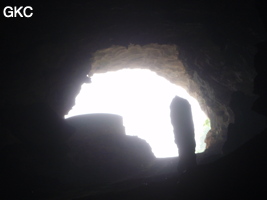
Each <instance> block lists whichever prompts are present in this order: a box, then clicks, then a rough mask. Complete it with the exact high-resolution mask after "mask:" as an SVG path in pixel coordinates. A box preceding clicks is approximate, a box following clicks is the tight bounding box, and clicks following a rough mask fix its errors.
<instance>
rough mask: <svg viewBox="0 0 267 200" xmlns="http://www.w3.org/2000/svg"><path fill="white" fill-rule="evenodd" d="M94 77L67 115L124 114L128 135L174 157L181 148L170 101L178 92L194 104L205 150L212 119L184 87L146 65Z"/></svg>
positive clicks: (199, 148) (197, 134) (199, 141)
mask: <svg viewBox="0 0 267 200" xmlns="http://www.w3.org/2000/svg"><path fill="white" fill-rule="evenodd" d="M91 80H92V82H91V83H89V84H83V85H82V89H81V91H80V93H79V95H78V96H77V97H76V102H75V106H74V107H73V108H72V110H70V112H69V113H68V115H66V116H65V118H68V117H72V116H75V115H81V114H89V113H112V114H118V115H121V116H122V117H123V123H124V126H125V131H126V134H127V135H135V136H138V137H139V138H142V139H144V140H146V141H147V142H148V143H149V144H150V146H151V148H152V151H153V153H154V154H155V156H156V157H158V158H160V157H174V156H177V155H178V149H177V146H176V144H175V143H174V134H173V127H172V125H171V121H170V103H171V101H172V99H173V97H174V96H175V95H177V96H180V97H182V98H185V99H187V100H188V101H189V103H190V104H191V107H192V114H193V120H194V127H195V140H196V152H197V153H198V152H202V151H204V150H205V143H204V139H205V136H206V133H207V132H208V130H209V129H210V126H209V123H207V120H208V121H209V119H208V118H207V116H206V115H205V113H204V112H203V111H202V110H201V108H200V106H199V104H198V102H197V100H196V99H194V98H193V97H191V96H190V95H189V94H188V93H187V92H186V91H185V90H184V89H183V88H181V87H178V86H176V85H174V84H172V83H170V82H169V81H168V80H166V79H165V78H163V77H161V76H158V75H157V74H156V73H155V72H152V71H150V70H144V69H123V70H119V71H115V72H108V73H101V74H94V75H93V76H92V77H91Z"/></svg>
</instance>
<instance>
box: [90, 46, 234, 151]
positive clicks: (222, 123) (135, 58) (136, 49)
mask: <svg viewBox="0 0 267 200" xmlns="http://www.w3.org/2000/svg"><path fill="white" fill-rule="evenodd" d="M177 49H178V48H177V46H176V45H167V44H164V45H160V44H149V45H144V46H140V45H133V44H130V45H129V46H128V47H124V46H111V47H109V48H106V49H102V50H98V51H96V52H95V53H94V54H93V56H92V58H91V69H90V72H89V73H88V76H89V77H93V75H95V74H103V73H107V72H115V71H119V70H123V69H132V70H133V69H145V70H151V71H152V72H154V73H156V74H157V75H158V76H160V77H163V78H165V79H166V80H168V81H169V82H170V83H172V84H174V85H179V86H181V87H182V88H184V89H185V90H186V91H187V92H188V93H189V94H190V96H192V97H193V98H195V99H196V100H197V101H198V103H199V105H200V107H201V109H202V110H203V111H204V113H205V114H206V115H207V116H208V117H209V119H210V126H211V130H212V137H210V135H209V137H207V138H206V139H205V138H204V139H203V138H202V140H204V141H205V142H206V143H207V147H209V148H210V147H214V146H216V148H213V149H215V151H220V150H221V147H222V145H223V143H224V141H225V137H226V134H227V127H228V125H229V123H230V122H231V120H233V116H232V113H231V110H229V108H228V107H227V106H226V105H223V104H221V103H220V102H218V101H216V99H212V88H211V87H210V86H209V85H208V84H207V83H206V82H205V80H203V79H201V78H200V77H199V76H198V74H197V73H196V72H193V73H192V72H190V70H189V69H188V68H187V67H186V66H185V65H184V64H183V62H182V61H181V60H180V59H179V52H178V50H177ZM136 81H138V78H136ZM211 138H212V139H211ZM210 139H211V140H210ZM208 140H210V141H208ZM204 141H203V143H204ZM211 143H212V144H211Z"/></svg>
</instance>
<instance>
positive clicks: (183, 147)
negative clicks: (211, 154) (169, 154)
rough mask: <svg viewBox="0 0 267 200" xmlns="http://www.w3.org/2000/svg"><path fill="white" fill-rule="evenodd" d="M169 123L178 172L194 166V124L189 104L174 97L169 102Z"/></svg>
mask: <svg viewBox="0 0 267 200" xmlns="http://www.w3.org/2000/svg"><path fill="white" fill-rule="evenodd" d="M170 108H171V122H172V125H173V128H174V135H175V143H176V144H177V147H178V152H179V163H178V171H183V170H188V169H191V168H194V167H195V166H196V155H195V147H196V142H195V133H194V123H193V117H192V112H191V106H190V104H189V102H188V101H187V100H185V99H183V98H180V97H178V96H176V97H175V98H174V99H173V100H172V102H171V106H170Z"/></svg>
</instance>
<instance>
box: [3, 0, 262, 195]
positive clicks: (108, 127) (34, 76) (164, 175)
mask: <svg viewBox="0 0 267 200" xmlns="http://www.w3.org/2000/svg"><path fill="white" fill-rule="evenodd" d="M13 3H16V1H14V2H13ZM17 5H19V4H17ZM31 5H32V7H33V9H34V15H33V17H32V18H29V19H26V18H24V19H22V18H13V19H6V18H3V20H2V21H1V25H2V26H3V29H2V33H1V45H2V48H1V57H2V58H1V61H0V63H1V74H0V76H1V83H2V84H1V93H2V95H1V99H0V102H1V104H0V110H1V112H0V120H1V121H0V132H1V135H0V149H1V151H0V161H1V162H0V163H1V164H0V183H1V185H2V186H3V187H1V189H0V190H1V192H0V198H1V199H47V200H48V199H66V200H67V199H73V200H74V199H75V200H87V199H181V200H183V199H205V200H206V199H215V198H217V199H218V198H219V199H241V198H248V197H253V199H259V198H261V199H262V196H266V194H265V182H266V177H267V176H266V163H267V162H266V155H265V154H266V152H267V151H266V150H267V149H266V145H265V144H266V141H267V139H266V136H267V135H266V134H267V133H266V116H267V109H266V99H267V93H266V91H267V90H266V85H267V84H266V80H267V79H266V73H267V72H266V64H267V63H266V55H267V47H266V27H267V26H266V21H267V19H266V16H265V14H266V12H265V9H266V3H265V2H264V1H253V0H251V1H245V2H244V1H240V0H234V1H228V0H226V1H218V2H217V1H216V2H214V1H209V0H200V1H192V2H190V3H189V2H188V1H185V0H177V1H175V2H172V1H162V2H160V1H159V2H155V3H154V4H151V3H149V2H146V1H142V2H135V1H124V2H119V1H109V2H108V3H107V2H104V1H88V2H84V3H82V2H71V3H66V2H65V3H62V2H60V1H55V2H54V3H53V4H50V3H47V2H43V3H38V4H37V3H35V4H31ZM48 11H49V14H48ZM125 68H128V69H136V68H142V69H149V70H151V71H153V72H155V73H157V74H158V75H160V76H162V77H164V78H166V79H167V80H169V81H170V82H171V83H173V84H176V85H180V86H182V87H183V88H184V89H186V90H187V91H188V93H189V94H190V95H191V96H193V97H194V98H196V99H197V101H198V102H199V104H200V106H201V108H202V110H203V111H204V112H205V113H206V115H207V116H208V117H209V119H210V122H211V131H209V132H208V134H207V136H206V138H205V143H206V149H205V151H204V152H202V153H198V154H197V163H198V165H197V167H196V168H195V169H193V170H191V171H187V172H185V173H183V174H182V175H178V174H177V170H176V167H177V161H178V158H175V157H174V158H156V157H155V156H154V155H153V153H152V151H151V147H150V146H149V145H148V144H147V142H146V141H144V140H142V139H140V138H138V137H136V136H128V135H126V134H125V130H124V127H123V126H122V120H123V119H122V117H121V116H119V115H115V114H89V115H80V116H76V117H71V118H68V119H64V116H65V115H66V114H67V113H68V112H69V111H70V109H71V108H72V107H73V106H74V105H75V97H76V96H77V95H78V94H79V92H80V90H81V86H82V84H84V83H88V84H90V77H91V76H92V75H93V74H97V73H104V72H108V71H117V70H121V69H125ZM136 81H138V78H137V79H136ZM158 115H159V116H160V112H159V111H158Z"/></svg>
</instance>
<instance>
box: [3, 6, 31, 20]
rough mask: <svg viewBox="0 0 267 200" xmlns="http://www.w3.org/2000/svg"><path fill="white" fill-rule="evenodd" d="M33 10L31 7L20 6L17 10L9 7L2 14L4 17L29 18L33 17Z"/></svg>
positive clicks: (15, 7)
mask: <svg viewBox="0 0 267 200" xmlns="http://www.w3.org/2000/svg"><path fill="white" fill-rule="evenodd" d="M32 11H33V9H32V7H31V6H25V7H24V6H20V7H18V8H17V6H14V8H13V7H11V6H6V7H5V8H4V10H3V14H4V16H5V17H7V18H9V17H17V16H18V17H27V18H29V17H31V16H32V15H33V12H32Z"/></svg>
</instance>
